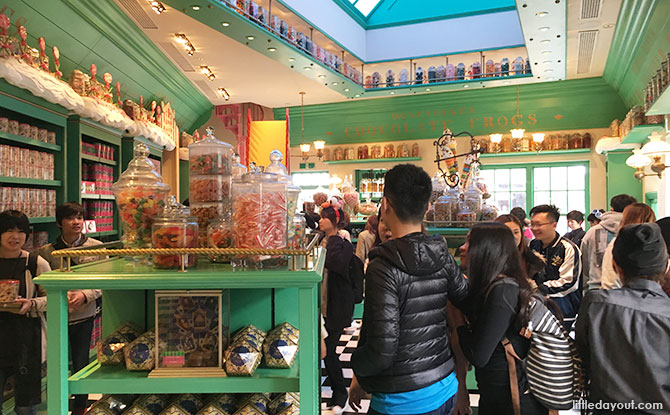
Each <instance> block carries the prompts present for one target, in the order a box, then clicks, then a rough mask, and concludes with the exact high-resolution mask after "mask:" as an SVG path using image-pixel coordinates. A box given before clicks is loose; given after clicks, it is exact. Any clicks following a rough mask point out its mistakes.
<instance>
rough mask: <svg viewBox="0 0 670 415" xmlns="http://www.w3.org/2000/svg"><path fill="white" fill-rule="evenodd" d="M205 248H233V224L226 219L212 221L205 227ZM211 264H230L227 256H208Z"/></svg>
mask: <svg viewBox="0 0 670 415" xmlns="http://www.w3.org/2000/svg"><path fill="white" fill-rule="evenodd" d="M207 246H208V247H210V248H232V247H233V222H232V221H231V220H230V218H228V217H222V218H218V219H212V220H211V221H209V225H208V226H207ZM209 260H210V261H211V262H230V256H229V255H220V254H210V255H209Z"/></svg>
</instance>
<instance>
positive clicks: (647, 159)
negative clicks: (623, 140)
mask: <svg viewBox="0 0 670 415" xmlns="http://www.w3.org/2000/svg"><path fill="white" fill-rule="evenodd" d="M664 138H665V134H662V133H658V132H656V131H655V132H653V133H652V134H651V135H650V136H649V142H648V143H647V144H645V145H644V146H643V147H642V148H641V149H639V150H633V155H632V156H630V157H628V158H627V159H626V165H627V166H629V167H632V168H634V169H635V173H633V175H634V177H635V178H636V179H638V180H642V179H643V178H644V177H646V176H658V177H659V178H661V177H663V172H664V171H665V169H666V168H667V167H670V166H666V165H665V163H664V162H663V161H661V158H662V157H663V156H664V155H666V154H670V143H667V142H666V141H665V140H664ZM647 166H649V167H650V168H651V171H653V172H654V174H645V172H644V168H645V167H647Z"/></svg>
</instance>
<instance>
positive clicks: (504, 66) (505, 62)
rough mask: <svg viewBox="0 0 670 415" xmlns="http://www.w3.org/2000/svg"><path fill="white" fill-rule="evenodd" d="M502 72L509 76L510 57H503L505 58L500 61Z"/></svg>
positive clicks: (503, 74)
mask: <svg viewBox="0 0 670 415" xmlns="http://www.w3.org/2000/svg"><path fill="white" fill-rule="evenodd" d="M500 73H501V74H502V76H509V59H507V58H503V60H502V61H500Z"/></svg>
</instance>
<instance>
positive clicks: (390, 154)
mask: <svg viewBox="0 0 670 415" xmlns="http://www.w3.org/2000/svg"><path fill="white" fill-rule="evenodd" d="M384 158H387V159H392V158H395V150H394V149H393V144H387V145H385V146H384Z"/></svg>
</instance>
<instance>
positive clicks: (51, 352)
mask: <svg viewBox="0 0 670 415" xmlns="http://www.w3.org/2000/svg"><path fill="white" fill-rule="evenodd" d="M47 315H48V316H49V319H48V321H47V335H48V339H49V347H48V349H47V385H48V388H47V410H48V413H49V414H50V415H66V414H67V413H68V380H67V370H68V340H67V336H68V326H67V320H68V313H67V291H66V290H60V289H56V288H51V289H49V292H48V293H47Z"/></svg>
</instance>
